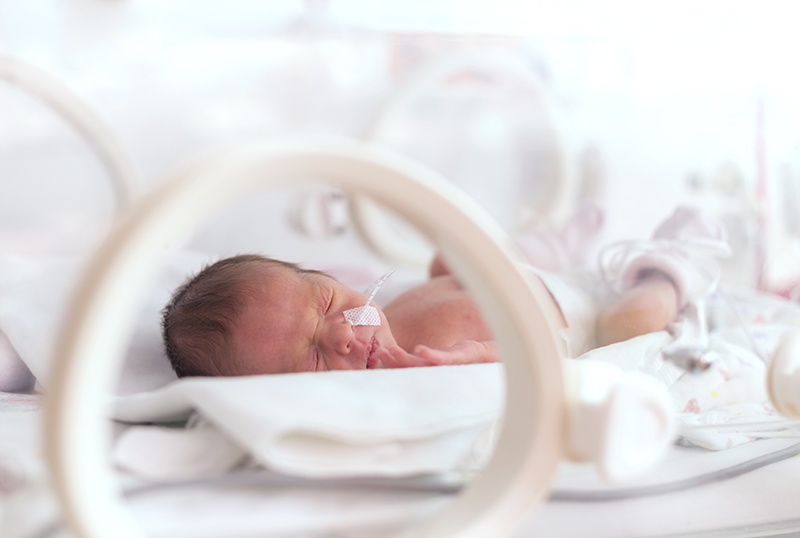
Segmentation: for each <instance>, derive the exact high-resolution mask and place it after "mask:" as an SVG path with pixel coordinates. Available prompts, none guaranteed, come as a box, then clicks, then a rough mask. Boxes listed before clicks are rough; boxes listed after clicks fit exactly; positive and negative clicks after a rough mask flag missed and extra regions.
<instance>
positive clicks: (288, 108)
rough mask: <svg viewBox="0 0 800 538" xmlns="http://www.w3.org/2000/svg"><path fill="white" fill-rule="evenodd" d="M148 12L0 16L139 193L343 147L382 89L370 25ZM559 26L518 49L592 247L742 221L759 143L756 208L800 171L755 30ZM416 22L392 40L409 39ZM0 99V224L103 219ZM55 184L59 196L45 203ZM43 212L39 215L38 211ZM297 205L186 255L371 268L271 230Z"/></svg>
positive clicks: (235, 227)
mask: <svg viewBox="0 0 800 538" xmlns="http://www.w3.org/2000/svg"><path fill="white" fill-rule="evenodd" d="M161 4H162V6H163V7H160V8H158V7H154V5H153V3H146V2H108V3H105V2H90V1H80V2H65V3H57V2H52V1H43V0H39V1H35V2H28V3H25V4H24V5H23V4H20V3H16V2H12V1H10V0H4V1H2V2H0V12H2V15H3V16H2V17H0V19H1V20H2V21H3V22H0V51H2V52H4V53H7V54H11V55H14V56H16V57H19V58H21V59H25V60H28V61H30V62H31V63H33V64H34V65H37V66H39V67H41V68H44V69H47V70H48V71H50V72H52V73H53V74H55V75H56V76H58V77H59V78H61V79H62V80H63V81H64V82H66V83H67V84H68V85H69V86H70V87H72V88H73V89H74V90H75V91H76V92H78V93H79V94H80V95H82V96H83V97H84V98H85V99H86V100H87V101H88V102H89V103H90V104H91V105H92V106H93V107H94V108H95V109H96V110H97V111H98V113H100V114H101V116H102V117H103V118H104V119H106V120H107V121H108V123H109V124H110V125H111V127H112V128H113V129H114V130H115V131H116V132H117V133H118V134H119V136H120V138H121V140H122V142H123V143H124V144H125V145H126V147H128V149H129V150H130V151H131V153H132V155H133V157H134V158H135V159H136V161H137V163H138V164H139V166H140V168H141V170H142V173H143V177H144V179H145V183H146V184H147V185H148V186H153V185H154V184H156V183H157V182H158V181H160V180H161V178H163V177H164V175H165V174H166V173H167V172H169V171H171V170H174V169H175V168H176V167H178V166H179V165H181V164H182V163H185V162H187V161H189V160H190V159H191V158H192V157H193V156H195V155H197V154H198V153H200V152H202V151H205V150H208V149H210V148H214V147H220V146H222V147H231V146H235V145H237V144H241V143H244V142H246V141H250V140H253V139H255V138H263V137H273V136H281V135H287V134H306V133H314V134H348V135H356V134H358V133H359V131H360V129H361V128H362V127H363V125H365V124H366V122H368V121H369V119H370V118H371V117H372V116H373V115H374V114H376V113H377V112H378V111H379V110H380V108H381V106H382V105H383V103H385V101H386V98H387V95H388V94H389V92H390V90H391V89H392V88H393V87H394V85H395V84H396V83H397V80H395V79H394V78H393V73H392V71H391V65H390V64H389V63H388V62H387V58H388V57H389V52H390V51H389V50H388V48H389V47H390V46H391V44H390V42H389V40H388V39H387V37H386V36H387V35H388V34H385V33H381V32H380V31H378V30H379V29H380V28H379V27H380V24H374V25H373V27H372V28H364V25H365V24H366V23H365V22H364V21H363V20H361V21H358V23H359V24H360V25H361V27H354V25H353V24H351V23H349V22H348V21H346V20H345V21H338V23H337V25H331V26H325V25H324V24H323V25H321V26H318V27H312V26H313V25H312V26H309V27H308V28H306V29H305V30H303V28H301V27H300V26H298V25H302V24H308V19H307V18H306V19H303V18H302V16H303V6H302V4H300V3H288V2H287V3H281V2H278V3H274V4H273V3H264V4H265V5H266V4H270V5H271V7H264V5H262V6H260V7H257V8H256V7H250V8H248V9H251V10H253V11H250V12H236V10H234V9H227V10H220V9H219V6H218V5H216V4H215V3H214V2H207V3H202V4H200V6H202V7H198V8H196V9H192V10H189V11H183V12H180V11H179V10H180V9H183V8H185V7H186V6H185V4H184V3H181V2H163V3H161ZM340 4H341V3H340ZM181 6H183V7H181ZM332 6H336V3H332ZM547 10H549V11H547ZM332 11H334V13H336V10H335V9H333V10H332ZM556 11H558V8H552V7H551V8H546V7H542V10H541V11H540V12H539V14H542V18H544V19H547V18H548V17H550V19H553V20H556V19H558V17H561V19H558V20H566V19H564V17H565V16H564V15H563V14H559V13H555V12H556ZM562 11H565V10H562ZM351 12H352V11H351ZM341 13H344V15H342V16H343V17H344V16H346V13H347V10H341ZM554 13H555V14H554ZM306 14H307V13H306ZM739 16H740V17H741V14H739ZM411 19H413V17H411ZM187 20H188V22H187ZM459 20H460V19H459ZM34 21H35V24H34ZM303 21H305V22H303ZM462 22H463V21H462ZM573 22H574V25H573V27H570V26H569V25H568V24H566V23H565V24H563V25H562V26H561V27H558V26H556V29H555V30H550V31H542V30H541V28H539V29H537V28H535V27H534V28H533V30H532V31H531V35H530V36H528V37H526V43H527V45H526V47H527V49H526V50H527V54H529V56H531V57H535V58H536V59H537V62H538V65H539V66H544V68H543V69H542V71H543V72H544V74H545V82H546V84H547V87H548V91H549V93H550V96H551V97H552V99H553V103H554V108H555V110H556V115H557V117H558V121H559V122H560V124H561V126H562V127H563V131H564V133H565V135H566V140H567V142H568V149H569V151H570V154H569V158H570V159H571V160H572V162H573V164H574V163H575V162H576V161H577V160H578V158H579V156H580V154H581V152H582V151H584V150H585V149H586V148H588V147H592V148H596V149H597V151H598V152H599V155H600V158H601V161H602V163H603V169H604V178H605V182H604V188H603V190H602V195H603V200H602V202H603V203H604V205H605V206H606V207H607V212H608V220H607V223H608V226H607V232H606V235H605V237H604V240H606V241H608V240H615V239H621V238H645V237H647V236H648V235H649V232H650V230H652V228H653V226H655V224H656V223H657V221H658V220H659V219H661V218H662V217H663V216H665V215H666V214H667V212H669V211H670V210H671V208H672V207H673V206H674V205H675V204H677V203H679V202H681V201H689V202H696V203H701V204H704V205H708V206H710V207H712V208H714V209H715V210H717V211H719V212H722V213H725V214H734V215H740V216H741V215H745V214H747V213H748V212H751V213H752V211H753V210H754V209H753V208H754V206H755V205H756V200H755V198H754V194H753V193H754V192H755V185H756V180H757V175H758V167H759V162H758V158H757V155H758V139H759V138H758V137H759V129H761V133H762V136H763V140H764V154H765V157H766V158H765V163H766V165H765V166H766V173H767V177H768V178H769V179H770V180H773V181H772V183H771V189H770V195H771V196H772V197H773V198H775V197H777V196H778V191H777V190H776V188H773V187H774V184H777V179H776V178H777V177H778V176H779V175H780V174H781V173H782V172H781V170H784V169H785V165H786V163H791V162H792V159H794V161H795V162H796V161H797V157H796V156H797V154H798V143H799V142H798V141H799V140H800V129H798V125H800V111H798V108H797V105H796V104H795V102H794V100H793V99H792V95H794V94H796V90H797V89H798V88H797V85H798V84H797V81H796V80H795V79H796V77H793V76H792V75H791V73H789V72H788V69H787V66H789V65H791V64H790V63H787V60H788V59H789V58H790V56H791V54H790V50H791V43H786V42H783V41H780V40H779V39H777V38H776V36H774V35H773V36H770V35H769V33H768V32H766V31H762V33H761V34H759V36H760V38H761V39H760V40H759V39H753V38H752V37H753V36H748V38H741V37H742V36H737V35H735V33H734V31H733V30H732V29H735V24H733V23H731V24H729V25H728V26H724V27H722V28H721V29H720V28H714V27H712V28H711V29H710V31H711V32H712V33H710V34H704V32H703V31H702V28H700V29H697V28H694V29H693V28H690V29H688V30H686V29H684V30H685V31H684V32H683V33H680V34H679V35H673V36H671V35H669V33H667V32H666V31H659V32H653V31H651V32H647V31H646V30H647V28H643V29H642V28H640V29H639V30H635V29H633V30H631V29H630V28H629V29H628V30H625V31H622V32H620V31H619V30H620V29H619V28H610V29H607V30H605V31H604V30H589V29H587V26H586V25H585V24H582V23H581V22H580V21H579V20H577V18H576V19H575V20H574V21H573ZM414 24H415V23H414V22H413V20H412V22H411V23H409V24H408V25H407V26H409V27H411V28H410V29H409V28H406V29H401V31H402V32H411V33H413V32H414V31H418V30H419V28H416V29H415V28H413V27H414ZM442 24H443V25H445V26H446V25H447V22H446V21H445V22H444V23H442ZM454 24H455V23H454ZM423 26H424V25H423ZM298 28H299V29H298ZM342 28H349V30H347V31H343V30H342ZM745 29H746V28H745ZM423 30H425V31H426V32H427V33H430V32H428V31H427V30H426V29H425V28H423ZM450 30H451V31H452V30H453V29H452V28H451V29H450ZM456 30H458V31H461V28H460V27H458V28H456ZM679 30H680V29H679ZM762 30H763V28H762ZM303 31H307V32H308V33H309V35H311V34H313V33H315V32H316V36H317V37H316V39H318V43H317V46H315V47H311V48H309V47H304V46H303V45H302V41H298V40H297V36H298V35H299V34H300V33H302V32H303ZM714 31H718V32H720V33H719V34H718V35H717V34H714V33H713V32H714ZM392 32H394V33H395V34H396V33H397V30H392ZM537 32H538V33H537ZM581 32H583V33H581ZM320 33H321V34H323V35H324V36H323V38H322V39H321V40H320V38H319V34H320ZM737 37H738V39H737ZM765 38H768V41H767V42H763V41H764V39H765ZM319 42H321V43H322V45H319ZM353 64H357V66H358V68H357V69H356V68H354V67H353ZM2 91H3V93H2V95H0V97H2V99H0V106H2V107H4V108H5V113H4V117H5V118H6V119H7V120H9V121H6V122H4V126H3V127H2V131H0V142H2V151H3V153H4V154H5V156H4V158H3V159H2V163H0V166H2V169H0V173H2V175H3V176H7V177H14V178H17V177H24V178H25V179H24V181H23V180H20V181H10V182H4V186H3V189H4V193H6V194H8V196H5V195H4V196H3V197H2V200H0V204H3V211H2V218H3V219H4V224H5V223H7V222H8V221H9V220H14V221H18V220H24V219H25V218H26V217H25V216H24V215H25V213H24V208H25V207H31V209H32V212H35V213H36V214H37V215H41V214H43V213H46V214H50V215H53V214H57V213H58V212H59V211H58V207H59V206H60V205H62V204H64V201H65V200H69V205H70V206H71V207H76V206H81V207H83V208H93V209H92V210H91V211H96V210H95V209H94V208H97V207H102V208H104V209H102V210H99V211H98V212H96V213H94V214H92V216H91V218H92V219H96V220H102V219H103V218H106V217H107V216H108V214H109V212H110V209H109V200H110V192H108V191H104V190H103V187H100V188H96V186H97V185H100V184H102V179H101V178H102V171H101V170H100V168H99V167H98V166H97V164H96V163H94V162H93V160H92V158H91V156H90V155H89V154H88V152H87V151H86V150H85V149H83V150H81V149H79V148H80V142H79V141H78V140H77V139H74V137H73V138H70V137H71V135H70V134H69V133H68V132H67V131H68V129H66V128H65V127H64V126H63V125H60V124H59V123H58V122H57V121H50V120H48V119H47V118H46V113H45V112H42V111H41V110H39V111H37V110H36V105H35V104H34V103H23V104H22V105H20V102H24V101H25V100H26V99H27V98H26V97H21V96H19V95H17V94H13V93H14V92H12V91H9V90H8V88H3V90H2ZM21 110H24V113H23V112H20V111H21ZM759 110H760V111H761V112H759ZM759 114H762V118H763V120H762V123H761V124H759V120H758V117H759ZM33 117H38V118H39V120H37V122H34V123H32V122H31V118H33ZM32 125H33V127H32ZM759 125H761V126H759ZM26 133H27V134H26ZM794 166H795V167H796V166H797V165H796V164H794ZM793 173H794V174H795V176H796V175H797V174H798V172H797V171H796V168H795V172H793ZM53 178H58V182H57V183H55V184H56V185H58V187H57V188H55V189H52V188H48V189H43V188H42V184H45V183H46V182H48V181H52V179H53ZM737 181H738V182H741V185H740V188H739V190H738V191H737ZM81 184H83V185H84V186H83V187H80V185H81ZM9 185H10V186H9ZM65 185H77V186H78V187H77V188H76V189H75V190H71V189H66V188H65ZM93 186H94V187H93ZM692 186H694V187H692ZM7 189H10V190H7ZM43 192H45V193H50V196H49V197H48V198H43V196H42V193H43ZM46 200H49V202H47V203H50V204H52V205H53V207H54V209H53V211H45V212H43V213H42V212H40V211H41V209H42V206H43V205H44V203H43V202H45V201H46ZM295 202H296V198H293V197H292V196H290V195H288V194H286V195H285V196H278V197H272V198H269V199H268V198H264V199H263V200H259V201H251V202H250V203H249V207H248V208H247V210H246V211H235V212H232V213H230V214H228V216H227V217H220V218H219V219H218V220H217V221H214V223H213V224H212V225H210V226H209V227H208V229H207V230H206V231H205V232H203V234H204V237H205V239H200V240H198V242H197V243H196V246H198V247H199V248H217V249H219V250H221V251H222V253H225V254H227V253H232V252H235V251H243V250H248V249H250V247H251V246H252V245H260V244H264V243H267V242H269V243H271V244H275V241H276V240H277V241H279V242H281V245H280V246H279V247H278V248H277V249H276V250H277V252H275V253H276V254H278V255H283V256H288V257H292V258H295V259H297V258H298V257H303V256H304V253H305V252H308V250H309V249H313V250H314V252H315V253H317V254H319V255H320V256H321V257H326V258H329V259H333V260H334V261H335V260H337V259H341V260H344V259H349V258H351V253H352V252H353V251H356V252H358V253H359V255H363V256H365V257H367V258H368V259H369V257H370V255H369V254H367V252H366V250H365V249H363V248H361V247H360V246H359V245H358V242H357V241H356V240H355V238H354V236H353V235H352V233H346V234H344V235H342V236H337V237H336V238H335V239H333V240H330V241H322V242H320V241H315V240H312V239H308V238H298V236H297V234H296V233H294V232H293V231H292V229H291V228H290V227H289V226H288V224H287V220H286V213H287V206H291V205H292V204H293V203H295ZM773 205H774V206H776V207H777V205H778V204H776V203H773ZM775 211H777V209H775ZM64 213H65V214H66V215H67V216H65V217H64V218H65V219H67V220H68V219H69V218H73V219H75V221H76V223H75V224H74V227H75V228H76V229H79V228H80V224H81V223H80V222H78V221H80V220H81V219H84V220H89V219H88V217H86V210H83V211H79V212H77V213H75V212H69V211H66V210H65V211H64ZM76 214H77V215H79V216H80V218H79V217H76V216H75V215H76ZM774 214H775V216H776V217H777V213H774ZM69 215H72V217H70V216H69ZM37 218H38V217H37ZM220 219H221V220H220ZM254 219H256V220H254ZM257 219H264V220H261V221H258V220H257ZM254 223H255V224H254ZM750 224H751V223H749V224H748V225H750ZM242 230H247V231H242ZM276 230H279V232H278V233H276ZM748 233H752V232H748Z"/></svg>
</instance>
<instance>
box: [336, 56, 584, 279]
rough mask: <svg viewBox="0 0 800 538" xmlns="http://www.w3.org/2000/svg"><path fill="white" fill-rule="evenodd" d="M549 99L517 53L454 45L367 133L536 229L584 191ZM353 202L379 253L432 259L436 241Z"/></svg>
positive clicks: (511, 227)
mask: <svg viewBox="0 0 800 538" xmlns="http://www.w3.org/2000/svg"><path fill="white" fill-rule="evenodd" d="M550 99H551V98H550V97H549V96H548V95H547V92H546V89H545V86H544V84H543V82H542V81H541V79H540V77H539V76H538V74H537V73H536V72H535V71H534V70H533V69H532V67H531V65H530V63H529V62H528V61H526V59H525V58H523V57H522V56H520V55H519V54H512V53H510V52H507V51H503V50H489V51H480V50H479V51H465V52H461V53H453V54H450V55H445V56H444V57H442V58H440V59H438V60H435V61H433V62H431V63H430V64H428V65H424V66H423V67H422V68H420V69H419V70H418V71H416V72H414V73H412V74H411V75H410V76H409V77H408V79H407V80H405V81H403V83H402V84H401V85H400V87H399V88H398V89H396V90H395V92H394V94H393V95H392V97H391V98H390V99H389V100H388V103H387V104H386V105H385V106H384V108H383V109H382V110H381V112H380V114H379V115H378V116H377V117H375V118H374V119H373V120H372V121H371V122H370V123H369V124H368V125H367V127H366V128H365V130H364V135H363V136H364V138H365V139H366V140H370V141H374V142H379V143H380V144H381V145H385V146H387V147H391V148H394V149H397V150H399V151H402V152H403V153H405V154H407V155H410V156H411V157H413V158H416V159H418V160H419V161H420V162H423V163H425V164H427V165H429V166H431V167H432V168H434V169H435V170H437V171H438V172H440V173H441V174H443V175H444V176H445V177H447V178H448V179H450V180H451V181H453V182H454V183H455V184H456V185H458V186H459V187H460V188H461V189H463V190H464V191H465V192H466V193H467V194H469V195H471V196H473V197H474V198H475V199H477V200H481V201H482V205H483V206H484V208H486V209H487V210H488V211H489V213H490V214H491V215H492V216H493V217H494V218H495V219H496V220H498V222H500V223H501V225H502V226H503V228H504V229H506V230H507V231H509V232H510V233H523V232H531V231H534V230H538V229H542V228H545V227H547V226H549V225H553V224H554V223H563V221H564V220H566V217H567V216H569V215H570V213H571V212H572V211H574V210H575V208H576V206H577V200H578V195H579V192H578V187H579V185H578V181H577V179H576V178H575V174H574V172H573V170H571V169H570V163H569V162H568V161H569V157H568V152H567V149H566V147H565V143H566V142H565V140H564V135H563V133H561V132H559V125H558V122H557V119H556V117H555V116H554V111H553V110H552V107H551V105H550V103H549V101H550ZM488 178H491V179H489V180H488V181H487V179H488ZM350 209H351V216H352V219H353V223H354V224H355V226H356V230H357V231H358V232H359V233H360V234H361V235H362V237H363V238H364V240H365V241H366V242H367V243H368V244H369V245H370V246H371V247H372V248H373V249H374V250H375V251H377V252H379V253H381V254H382V255H383V256H384V257H386V258H387V259H389V260H395V261H397V262H400V263H406V264H411V265H415V266H418V267H426V266H427V264H428V263H429V261H430V259H431V258H432V255H433V252H432V249H431V247H430V246H428V245H426V244H425V243H424V242H422V241H420V240H419V239H418V238H415V234H414V232H413V230H410V229H409V228H408V227H403V226H402V224H401V223H400V222H398V221H397V220H396V218H395V219H391V218H390V217H389V216H387V215H386V213H385V212H382V211H380V210H379V209H378V208H377V207H376V206H375V204H374V203H372V202H370V201H369V200H367V199H365V198H364V197H362V196H358V195H356V196H351V197H350Z"/></svg>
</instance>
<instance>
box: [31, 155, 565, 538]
mask: <svg viewBox="0 0 800 538" xmlns="http://www.w3.org/2000/svg"><path fill="white" fill-rule="evenodd" d="M303 179H313V180H322V181H325V182H330V183H331V184H333V185H335V186H337V187H339V188H342V189H343V190H344V191H345V192H360V193H363V194H365V195H367V196H369V197H371V198H373V199H374V200H376V201H378V202H379V203H381V204H384V205H385V206H387V207H388V208H390V209H392V210H394V211H396V212H397V213H398V214H400V215H404V216H405V217H407V218H408V219H409V221H410V222H412V223H414V224H415V225H416V226H417V227H418V228H419V230H420V231H421V232H422V233H424V234H425V235H426V236H428V238H429V239H431V240H432V241H433V242H434V243H436V244H438V245H440V247H441V251H442V254H443V255H444V257H445V258H446V259H447V261H448V263H450V264H451V266H452V267H454V268H455V270H456V273H457V274H458V276H459V278H460V279H461V280H462V282H463V283H464V284H465V286H466V287H467V288H468V289H469V290H470V291H471V293H473V296H474V297H475V300H476V301H477V302H478V304H479V305H480V306H481V308H482V309H483V312H484V314H485V315H486V317H487V319H488V320H489V323H490V325H491V328H492V330H493V331H494V334H495V336H496V338H497V341H498V346H499V348H500V350H501V353H502V356H503V358H504V360H505V362H506V378H507V382H506V386H507V400H506V414H505V418H504V424H503V429H502V432H501V434H500V438H499V442H498V445H497V448H496V450H495V453H494V455H493V457H492V459H491V461H490V462H489V464H488V465H487V467H486V469H485V470H484V472H483V473H482V474H481V475H480V476H479V477H478V478H477V479H475V481H474V482H473V483H472V484H471V486H470V487H469V488H467V489H466V491H465V492H463V493H462V494H461V495H460V496H458V497H457V498H456V499H454V501H453V502H452V503H451V504H450V505H448V506H447V507H446V508H444V509H443V510H442V511H441V512H440V513H439V514H438V515H435V516H434V517H432V518H431V519H429V520H425V521H423V522H420V523H418V524H416V525H413V526H412V527H409V528H408V529H406V530H404V531H402V532H401V533H400V535H401V536H415V537H434V536H435V537H445V536H450V537H453V536H458V537H464V538H466V537H476V538H477V537H485V536H497V537H500V536H504V535H508V534H511V533H512V532H515V531H516V530H518V529H517V528H518V526H519V525H520V523H521V522H522V521H523V519H524V518H525V517H526V516H527V515H528V514H529V512H530V510H531V509H532V508H533V507H534V506H535V505H536V503H537V502H538V501H540V500H541V499H542V498H543V496H544V493H545V492H546V490H547V488H548V484H549V482H550V479H551V478H552V475H553V473H554V472H555V467H556V464H557V462H558V460H559V458H560V455H561V453H562V445H563V423H564V413H565V411H564V408H565V404H564V389H563V384H562V372H561V364H560V361H559V360H558V358H557V357H558V351H557V347H556V340H555V338H554V336H553V333H552V332H551V331H550V330H549V329H548V327H549V320H550V319H552V318H550V317H549V316H552V315H553V314H554V313H553V312H550V311H548V310H547V303H544V302H542V301H540V300H539V299H542V298H544V297H546V293H547V292H546V290H545V289H544V287H542V285H541V284H540V283H539V281H538V280H535V281H534V282H529V281H528V280H527V277H526V276H525V274H524V273H522V272H521V271H520V270H519V269H518V266H517V265H516V264H515V263H514V261H513V260H514V259H515V257H516V256H517V255H516V253H515V251H513V249H512V247H511V246H510V241H509V240H508V239H507V237H506V236H505V234H504V233H503V232H502V230H501V229H500V228H499V226H498V225H497V224H496V223H494V221H492V220H491V218H490V217H488V216H487V215H486V214H485V212H484V211H483V210H482V209H481V208H480V207H479V206H477V204H475V202H473V201H472V200H471V199H469V198H468V197H467V196H466V195H464V194H463V193H462V192H460V191H459V190H457V189H456V188H455V187H453V186H452V185H451V184H450V183H449V182H447V181H446V180H445V179H443V178H441V177H440V176H438V175H437V174H436V173H434V172H433V171H431V170H429V169H427V168H424V167H422V166H420V165H418V164H415V163H413V162H410V161H408V160H406V159H402V158H400V157H399V156H396V155H394V154H390V153H386V152H384V151H382V150H378V149H376V148H374V147H372V146H369V145H368V144H364V143H359V142H349V141H314V142H301V141H298V142H292V143H263V144H256V145H252V146H249V147H245V148H243V149H240V150H232V151H226V152H223V153H220V154H216V155H211V156H208V157H206V158H204V159H201V160H200V161H198V162H197V163H196V164H195V165H193V166H191V167H189V168H187V169H184V170H183V171H181V172H179V173H177V174H175V175H174V176H173V177H171V178H169V179H168V180H167V181H166V182H165V183H164V184H162V186H161V188H160V189H158V190H156V191H153V192H151V193H150V194H148V195H147V196H145V197H144V198H142V199H141V200H140V201H139V202H138V203H137V204H136V205H135V206H134V207H133V209H132V211H130V212H129V213H128V214H127V215H126V217H125V218H124V219H123V220H122V221H121V222H119V223H118V225H117V227H116V228H115V230H114V231H113V232H112V234H111V235H110V236H109V237H108V239H107V240H106V242H105V243H104V244H103V246H102V248H101V249H100V250H99V251H98V253H97V255H96V257H95V258H94V260H93V261H92V263H91V264H90V265H89V267H88V270H87V271H86V273H85V274H84V275H83V279H82V281H81V283H80V284H79V286H78V288H77V291H76V294H75V296H74V299H73V302H72V305H71V309H70V316H69V319H67V320H66V322H65V325H64V329H63V332H62V334H61V337H60V340H59V342H58V345H57V346H56V349H57V350H58V351H57V354H56V356H55V357H54V366H53V371H52V372H51V377H50V383H49V384H50V387H49V393H48V398H47V404H46V412H45V446H46V450H47V452H46V456H47V461H48V464H49V466H50V469H51V474H52V478H53V484H54V487H55V489H56V492H57V495H58V497H59V499H60V501H61V504H62V509H63V514H64V516H65V518H66V520H67V523H68V524H69V526H70V527H71V529H72V530H73V531H74V532H75V534H76V535H77V536H79V537H81V538H108V537H109V536H115V537H116V538H134V537H137V538H138V537H141V536H143V532H142V531H141V529H140V528H139V527H138V525H137V524H136V522H135V520H134V518H133V517H132V516H131V514H130V513H129V512H128V511H127V510H126V509H125V507H124V503H123V499H122V495H121V493H120V491H119V487H118V485H117V484H116V483H115V482H116V480H115V477H114V475H113V472H112V469H111V468H110V464H109V457H108V454H109V451H110V439H111V427H110V420H109V419H108V417H107V414H106V412H107V410H108V407H107V405H108V403H109V402H108V400H107V398H108V395H109V394H110V393H111V392H112V390H113V387H114V386H115V385H114V384H115V382H116V380H117V378H118V373H119V371H120V365H121V362H122V357H123V354H124V349H125V348H126V346H127V343H128V342H129V340H130V337H131V334H132V332H133V325H134V321H135V319H136V317H137V316H136V312H137V311H138V310H137V307H139V306H141V301H142V299H141V298H142V296H143V295H144V292H145V291H146V289H147V285H149V284H150V283H151V282H152V280H153V278H154V277H155V273H156V270H157V269H158V267H159V264H160V263H161V261H162V258H163V257H164V255H165V253H166V251H167V250H168V249H170V248H176V247H179V246H181V245H182V244H183V240H185V238H186V237H188V236H189V234H191V233H192V232H193V231H194V229H195V228H196V226H197V225H198V223H199V222H200V221H201V219H202V218H204V217H206V216H208V215H209V214H210V213H211V212H212V211H214V210H216V209H219V208H221V207H222V206H223V205H224V204H225V203H227V202H231V201H234V200H236V199H239V198H241V197H243V196H246V195H247V194H248V193H252V192H255V191H257V190H263V189H264V188H265V187H266V186H271V187H276V186H279V185H286V184H287V183H291V182H296V181H297V180H303Z"/></svg>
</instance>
